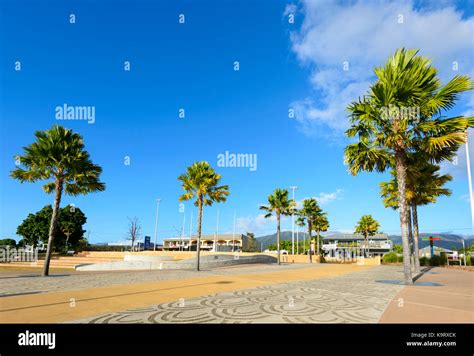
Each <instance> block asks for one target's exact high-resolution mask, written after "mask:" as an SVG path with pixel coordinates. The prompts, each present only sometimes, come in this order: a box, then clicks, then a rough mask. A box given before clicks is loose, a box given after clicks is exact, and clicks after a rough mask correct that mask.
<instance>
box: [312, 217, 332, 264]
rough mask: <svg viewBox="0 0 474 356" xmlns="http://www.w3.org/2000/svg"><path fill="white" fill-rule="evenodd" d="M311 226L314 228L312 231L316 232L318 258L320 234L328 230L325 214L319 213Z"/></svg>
mask: <svg viewBox="0 0 474 356" xmlns="http://www.w3.org/2000/svg"><path fill="white" fill-rule="evenodd" d="M313 226H314V230H315V231H316V238H317V245H316V246H317V247H316V251H317V253H316V254H317V255H318V256H319V253H320V240H321V236H320V235H321V232H322V231H328V229H329V221H328V218H327V213H324V212H322V211H321V212H319V214H318V215H316V217H315V219H314V221H313Z"/></svg>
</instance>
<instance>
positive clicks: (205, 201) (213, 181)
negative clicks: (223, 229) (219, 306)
mask: <svg viewBox="0 0 474 356" xmlns="http://www.w3.org/2000/svg"><path fill="white" fill-rule="evenodd" d="M220 179H221V175H220V174H217V173H216V172H215V171H214V169H213V168H212V167H211V166H210V165H209V163H208V162H204V161H202V162H195V163H193V164H192V165H191V166H189V167H188V168H187V169H186V173H183V174H181V175H180V176H179V177H178V180H180V181H181V182H182V188H183V190H184V191H185V192H186V193H184V194H183V195H181V196H180V197H179V201H186V200H190V199H193V198H195V199H196V201H195V202H194V205H196V206H197V207H198V226H197V233H198V237H197V245H196V271H199V256H200V251H201V230H202V211H203V207H204V206H211V205H212V204H213V203H214V202H216V203H220V202H225V201H226V200H227V196H228V195H229V186H228V185H219V181H220Z"/></svg>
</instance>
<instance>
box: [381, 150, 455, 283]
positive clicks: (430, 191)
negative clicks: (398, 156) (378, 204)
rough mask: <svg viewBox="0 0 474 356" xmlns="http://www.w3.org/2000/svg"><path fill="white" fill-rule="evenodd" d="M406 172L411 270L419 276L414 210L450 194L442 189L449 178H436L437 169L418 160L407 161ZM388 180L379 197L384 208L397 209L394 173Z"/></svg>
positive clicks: (438, 168) (393, 172)
mask: <svg viewBox="0 0 474 356" xmlns="http://www.w3.org/2000/svg"><path fill="white" fill-rule="evenodd" d="M409 162H410V165H409V166H408V169H407V182H406V200H407V202H408V205H409V212H410V214H409V220H408V221H409V226H412V227H411V228H410V236H413V250H412V253H413V255H414V266H413V267H414V269H415V272H416V273H417V274H418V273H420V258H419V228H418V226H419V224H418V206H421V205H427V204H430V203H435V202H436V201H437V198H438V197H440V196H449V195H451V191H450V190H449V189H447V188H443V186H444V185H445V184H446V183H448V182H450V181H451V180H452V177H451V176H450V175H449V174H443V175H442V174H440V173H439V171H440V167H439V166H438V165H435V164H432V163H430V162H429V161H427V160H423V158H421V157H417V156H414V157H411V158H410V160H409ZM391 174H392V179H391V180H390V181H388V182H382V183H380V194H381V196H382V198H383V203H384V205H385V207H390V208H393V209H398V184H397V179H396V173H395V171H393V170H392V172H391Z"/></svg>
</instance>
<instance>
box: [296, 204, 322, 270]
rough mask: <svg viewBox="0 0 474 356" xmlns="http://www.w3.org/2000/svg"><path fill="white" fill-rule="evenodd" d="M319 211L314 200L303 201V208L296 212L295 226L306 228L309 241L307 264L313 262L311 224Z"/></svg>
mask: <svg viewBox="0 0 474 356" xmlns="http://www.w3.org/2000/svg"><path fill="white" fill-rule="evenodd" d="M320 211H321V208H320V207H319V205H318V202H317V201H316V199H314V198H310V199H305V200H303V207H302V208H301V209H299V210H297V211H296V216H297V217H298V218H297V219H296V224H298V225H299V226H305V225H306V226H307V227H308V241H309V251H308V255H309V262H310V263H312V262H313V257H312V251H311V238H312V237H311V233H312V231H313V222H314V220H315V218H316V216H317V215H318V213H319V212H320Z"/></svg>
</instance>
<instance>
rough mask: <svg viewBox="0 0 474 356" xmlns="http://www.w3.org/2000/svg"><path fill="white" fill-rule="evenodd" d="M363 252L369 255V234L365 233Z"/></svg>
mask: <svg viewBox="0 0 474 356" xmlns="http://www.w3.org/2000/svg"><path fill="white" fill-rule="evenodd" d="M365 254H366V255H367V258H368V257H369V234H368V233H367V232H366V233H365Z"/></svg>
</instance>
